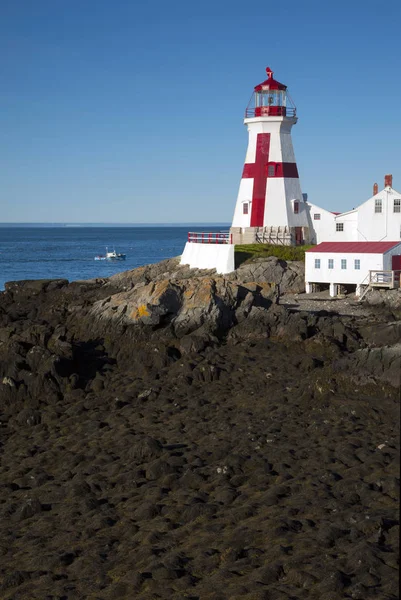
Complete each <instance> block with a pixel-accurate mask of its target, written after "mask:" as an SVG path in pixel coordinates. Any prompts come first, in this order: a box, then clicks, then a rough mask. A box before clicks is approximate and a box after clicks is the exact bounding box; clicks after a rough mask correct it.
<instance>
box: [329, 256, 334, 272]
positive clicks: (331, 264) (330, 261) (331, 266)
mask: <svg viewBox="0 0 401 600" xmlns="http://www.w3.org/2000/svg"><path fill="white" fill-rule="evenodd" d="M328 266H329V269H334V259H333V258H329V264H328Z"/></svg>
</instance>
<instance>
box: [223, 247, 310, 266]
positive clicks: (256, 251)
mask: <svg viewBox="0 0 401 600" xmlns="http://www.w3.org/2000/svg"><path fill="white" fill-rule="evenodd" d="M309 248H313V246H274V245H272V244H243V245H238V246H237V245H236V246H235V266H236V267H239V266H240V265H242V264H243V263H246V262H251V261H252V259H254V258H267V257H268V256H276V257H277V258H281V259H282V260H301V261H303V262H305V251H306V250H309Z"/></svg>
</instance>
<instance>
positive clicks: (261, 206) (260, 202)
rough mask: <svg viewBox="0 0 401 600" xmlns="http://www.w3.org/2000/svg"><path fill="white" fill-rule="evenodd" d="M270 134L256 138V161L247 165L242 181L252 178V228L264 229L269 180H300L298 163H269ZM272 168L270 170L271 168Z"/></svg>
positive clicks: (261, 134) (259, 135)
mask: <svg viewBox="0 0 401 600" xmlns="http://www.w3.org/2000/svg"><path fill="white" fill-rule="evenodd" d="M269 152H270V133H258V135H257V138H256V159H255V162H254V163H245V165H244V170H243V173H242V179H247V178H252V179H253V180H254V181H253V193H252V209H251V225H250V226H251V227H263V219H264V215H265V199H266V185H267V179H268V178H269V179H270V178H276V177H292V178H298V169H297V165H296V163H283V162H281V163H273V162H269ZM269 167H270V168H269Z"/></svg>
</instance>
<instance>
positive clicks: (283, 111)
mask: <svg viewBox="0 0 401 600" xmlns="http://www.w3.org/2000/svg"><path fill="white" fill-rule="evenodd" d="M296 115H297V109H296V108H293V107H292V106H273V107H270V106H262V107H261V106H253V107H248V108H247V109H246V111H245V118H246V119H251V118H252V117H296Z"/></svg>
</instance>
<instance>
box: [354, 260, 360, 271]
mask: <svg viewBox="0 0 401 600" xmlns="http://www.w3.org/2000/svg"><path fill="white" fill-rule="evenodd" d="M354 269H356V270H357V271H360V269H361V261H360V260H359V258H356V259H355V260H354Z"/></svg>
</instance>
